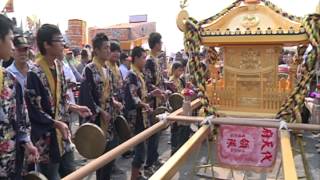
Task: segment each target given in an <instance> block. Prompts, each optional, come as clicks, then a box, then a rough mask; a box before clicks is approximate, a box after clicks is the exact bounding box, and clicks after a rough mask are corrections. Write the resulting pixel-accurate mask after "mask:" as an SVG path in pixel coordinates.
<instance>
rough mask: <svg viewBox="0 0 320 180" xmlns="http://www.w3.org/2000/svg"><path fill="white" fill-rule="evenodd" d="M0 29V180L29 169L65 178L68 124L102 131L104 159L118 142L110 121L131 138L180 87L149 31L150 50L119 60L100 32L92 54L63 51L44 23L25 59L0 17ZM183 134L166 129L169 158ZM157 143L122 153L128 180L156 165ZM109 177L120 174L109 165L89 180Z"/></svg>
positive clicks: (179, 67)
mask: <svg viewBox="0 0 320 180" xmlns="http://www.w3.org/2000/svg"><path fill="white" fill-rule="evenodd" d="M0 26H1V28H0V59H1V61H0V62H1V65H0V92H2V93H1V96H0V99H1V101H0V106H1V108H0V123H1V124H0V140H1V141H0V152H1V153H0V179H12V180H18V179H22V177H23V175H25V174H27V173H28V172H29V171H31V170H34V168H35V167H37V168H36V169H38V170H39V171H40V172H41V173H42V174H43V175H45V176H46V177H47V178H48V179H50V180H57V179H60V178H63V177H65V176H66V175H68V174H70V173H72V172H73V171H75V168H76V167H75V163H74V159H75V158H74V150H73V148H70V147H71V144H72V132H71V123H72V122H74V121H77V120H79V122H80V125H81V124H83V123H93V124H96V125H97V126H99V127H100V128H101V129H103V130H104V131H106V132H107V133H108V139H106V140H105V141H107V143H106V144H107V145H106V147H105V152H107V151H109V150H110V149H112V148H114V147H116V146H117V145H119V144H120V143H121V142H120V139H119V137H118V134H117V132H116V130H115V127H114V121H115V118H116V117H117V115H119V114H123V115H124V116H125V118H126V120H127V121H128V123H129V124H130V127H131V129H132V132H133V135H136V134H138V133H140V132H142V131H143V130H145V129H146V128H148V127H150V126H151V125H153V124H154V123H155V122H156V121H155V119H154V118H155V117H154V116H153V115H151V114H152V113H151V112H152V111H154V110H155V109H156V108H157V107H159V106H165V105H166V100H167V97H168V96H169V95H170V94H172V93H175V92H178V93H179V92H181V90H182V89H183V88H184V87H185V84H186V82H185V80H184V79H183V78H182V77H183V74H184V69H185V66H186V63H185V62H183V61H174V62H170V61H167V57H166V55H165V53H164V52H163V51H162V50H161V49H162V37H161V34H159V33H157V32H154V33H151V34H150V35H149V39H148V44H149V47H150V50H146V49H143V48H142V47H139V46H137V47H134V48H133V49H132V50H131V52H130V54H127V53H126V52H122V50H121V47H120V44H119V43H118V42H117V41H111V40H110V39H109V38H108V37H107V35H105V34H103V33H98V34H96V36H95V37H94V38H93V39H92V47H91V46H86V47H84V48H83V49H75V50H70V49H66V46H65V42H64V39H63V36H62V34H61V31H60V30H59V28H58V27H57V26H55V25H52V24H44V25H42V26H41V27H40V28H39V29H38V31H37V34H36V43H37V49H38V51H39V52H38V53H37V54H36V55H33V56H31V55H30V52H31V51H30V44H29V43H28V41H27V39H26V38H25V37H24V36H23V34H21V33H17V32H15V31H14V28H13V24H12V22H11V20H10V19H8V18H7V17H5V16H3V15H0ZM79 56H80V57H79ZM30 57H34V59H30ZM169 62H170V64H172V65H171V66H170V68H169V65H168V63H169ZM74 89H77V91H78V93H75V91H74ZM189 135H190V128H189V126H183V125H180V124H177V123H174V124H173V125H172V137H171V146H172V154H173V153H174V152H175V151H176V150H177V149H178V148H179V147H180V146H181V145H182V144H183V143H184V142H185V141H186V140H187V139H188V137H189ZM159 137H160V134H159V133H157V134H155V135H153V136H151V137H150V138H149V139H147V140H146V141H144V142H142V143H141V144H139V145H137V146H136V147H135V148H134V150H133V151H132V152H128V153H126V154H125V155H128V156H133V160H132V169H131V179H132V180H137V179H147V178H148V177H150V176H151V175H152V174H153V173H154V172H155V171H156V170H157V169H158V168H159V167H160V166H161V165H162V164H163V161H162V160H161V159H160V158H159V152H158V146H159ZM117 170H118V171H120V172H119V173H121V169H120V168H119V167H117V166H116V164H115V162H114V161H113V162H111V163H108V164H107V165H105V166H104V167H102V168H100V169H99V170H97V171H96V178H97V179H98V180H107V179H110V178H111V175H112V173H117Z"/></svg>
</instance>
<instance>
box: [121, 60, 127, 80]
mask: <svg viewBox="0 0 320 180" xmlns="http://www.w3.org/2000/svg"><path fill="white" fill-rule="evenodd" d="M119 69H120V73H121V76H122V79H123V80H125V79H126V77H127V75H128V73H129V69H128V68H127V66H126V65H124V64H120V67H119Z"/></svg>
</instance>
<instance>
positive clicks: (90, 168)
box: [63, 121, 167, 180]
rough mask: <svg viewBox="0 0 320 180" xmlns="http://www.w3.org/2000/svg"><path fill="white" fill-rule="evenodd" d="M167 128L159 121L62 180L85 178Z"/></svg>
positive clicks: (164, 123)
mask: <svg viewBox="0 0 320 180" xmlns="http://www.w3.org/2000/svg"><path fill="white" fill-rule="evenodd" d="M166 126H167V123H166V122H164V121H160V122H158V123H156V124H155V125H153V126H151V127H150V128H148V129H146V130H144V131H142V132H141V133H139V134H137V135H136V136H134V137H132V138H131V139H129V140H127V141H125V142H124V143H122V144H120V145H118V146H117V147H115V148H114V149H112V150H110V151H108V152H107V153H105V154H103V155H102V156H100V157H98V158H97V159H95V160H92V161H91V162H89V163H88V164H86V165H85V166H83V167H81V168H80V169H78V170H77V171H75V172H73V173H71V174H70V175H68V176H67V177H65V178H63V180H79V179H82V178H85V177H86V176H88V175H89V174H91V173H92V172H94V171H96V170H97V169H99V168H101V167H103V166H104V165H106V164H108V163H109V162H111V161H112V160H114V159H115V158H117V157H119V156H121V154H123V153H125V152H127V151H128V150H129V149H131V148H132V147H134V146H136V145H138V144H139V143H141V142H142V141H144V140H146V139H147V138H149V137H150V136H152V135H153V134H155V133H156V132H158V131H160V130H162V129H163V128H165V127H166Z"/></svg>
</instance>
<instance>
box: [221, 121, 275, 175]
mask: <svg viewBox="0 0 320 180" xmlns="http://www.w3.org/2000/svg"><path fill="white" fill-rule="evenodd" d="M277 144H278V135H277V129H276V128H258V127H246V126H232V125H221V126H220V127H219V133H218V145H217V157H218V161H219V163H220V164H221V165H223V166H228V167H231V168H237V169H244V170H257V169H258V170H259V171H263V170H265V169H268V168H271V167H272V166H273V164H274V162H275V158H276V157H277V155H276V154H277Z"/></svg>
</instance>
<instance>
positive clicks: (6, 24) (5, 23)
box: [0, 14, 13, 40]
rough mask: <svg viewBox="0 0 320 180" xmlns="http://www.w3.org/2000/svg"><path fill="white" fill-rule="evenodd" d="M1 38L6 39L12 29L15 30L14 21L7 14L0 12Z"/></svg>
mask: <svg viewBox="0 0 320 180" xmlns="http://www.w3.org/2000/svg"><path fill="white" fill-rule="evenodd" d="M0 27H1V28H0V39H2V40H4V39H5V37H6V36H7V35H8V34H9V32H10V31H13V23H12V21H11V20H10V19H9V18H7V17H6V16H4V15H2V14H0Z"/></svg>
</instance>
